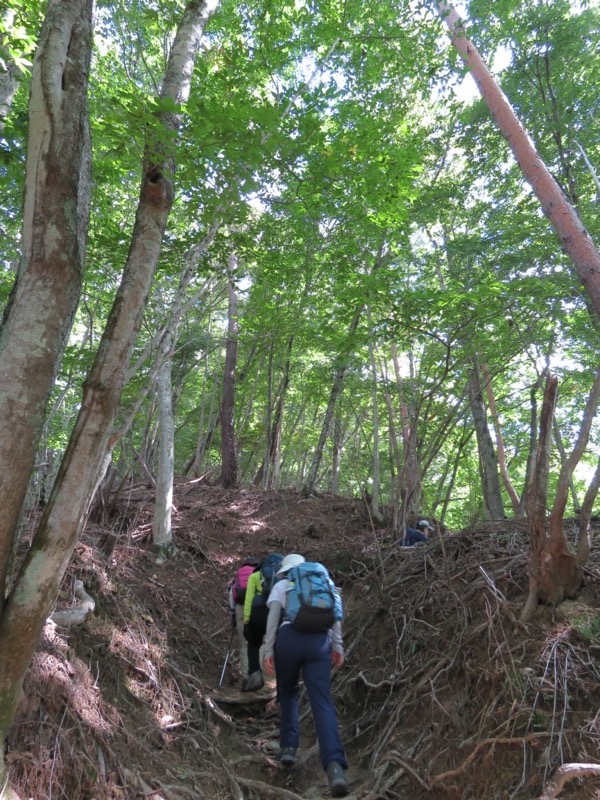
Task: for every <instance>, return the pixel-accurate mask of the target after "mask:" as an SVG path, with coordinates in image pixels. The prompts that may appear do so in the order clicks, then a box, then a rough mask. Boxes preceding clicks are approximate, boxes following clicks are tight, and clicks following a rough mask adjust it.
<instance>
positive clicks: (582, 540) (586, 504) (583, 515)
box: [577, 459, 600, 567]
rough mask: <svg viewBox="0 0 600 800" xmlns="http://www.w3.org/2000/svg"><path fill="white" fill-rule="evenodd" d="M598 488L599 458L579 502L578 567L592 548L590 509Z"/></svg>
mask: <svg viewBox="0 0 600 800" xmlns="http://www.w3.org/2000/svg"><path fill="white" fill-rule="evenodd" d="M599 489H600V459H599V460H598V464H597V465H596V471H595V472H594V475H593V477H592V480H591V481H590V485H589V486H588V488H587V491H586V493H585V497H584V498H583V503H582V504H581V510H580V512H579V541H578V543H577V564H578V565H579V566H580V567H583V566H584V565H585V564H586V562H587V560H588V556H589V554H590V550H591V549H592V529H591V525H590V522H591V519H592V511H593V509H594V503H595V502H596V497H597V496H598V490H599Z"/></svg>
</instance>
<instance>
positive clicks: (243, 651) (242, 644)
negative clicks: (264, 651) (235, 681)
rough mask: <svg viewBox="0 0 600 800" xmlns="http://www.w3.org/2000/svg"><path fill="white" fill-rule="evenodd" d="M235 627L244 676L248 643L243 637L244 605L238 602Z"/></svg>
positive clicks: (246, 666) (246, 671) (246, 672)
mask: <svg viewBox="0 0 600 800" xmlns="http://www.w3.org/2000/svg"><path fill="white" fill-rule="evenodd" d="M235 628H236V630H237V635H238V641H239V650H240V669H241V671H242V676H244V675H247V674H248V643H247V642H246V640H245V639H244V606H243V605H240V604H236V607H235Z"/></svg>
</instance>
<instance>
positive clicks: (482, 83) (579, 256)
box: [436, 1, 600, 316]
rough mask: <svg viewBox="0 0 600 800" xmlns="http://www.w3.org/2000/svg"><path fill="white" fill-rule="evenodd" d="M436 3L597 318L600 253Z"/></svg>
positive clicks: (460, 29)
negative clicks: (571, 264) (574, 270)
mask: <svg viewBox="0 0 600 800" xmlns="http://www.w3.org/2000/svg"><path fill="white" fill-rule="evenodd" d="M436 6H437V9H438V13H439V14H440V16H441V17H442V19H443V20H444V21H445V23H446V25H447V27H448V30H449V31H450V40H451V42H452V44H453V45H454V47H455V48H456V50H457V51H458V52H459V54H460V57H461V58H462V60H463V61H464V63H465V64H466V66H467V67H468V68H469V69H470V70H471V73H472V75H473V77H474V79H475V82H476V83H477V86H478V87H479V91H480V92H481V96H482V97H483V99H484V101H485V102H486V104H487V106H488V108H489V110H490V112H491V114H492V116H493V117H494V119H495V120H496V124H497V125H498V127H499V129H500V131H501V133H502V135H503V136H504V138H505V139H506V141H507V142H508V144H509V146H510V148H511V150H512V152H513V155H514V156H515V158H516V160H517V164H518V165H519V168H520V169H521V172H522V173H523V175H524V177H525V179H526V180H527V182H528V183H529V185H530V186H531V188H532V189H533V191H534V192H535V194H536V196H537V198H538V200H539V201H540V203H541V205H542V210H543V212H544V214H545V215H546V217H548V219H549V220H550V222H551V223H552V225H553V227H554V230H555V231H556V233H557V234H558V237H559V239H560V242H561V245H562V247H563V250H564V251H565V252H566V253H567V254H568V255H569V256H570V257H571V259H572V261H573V264H574V265H575V269H576V271H577V274H578V275H579V279H580V280H581V282H582V283H583V285H584V287H585V289H586V291H587V293H588V296H589V297H590V299H591V301H592V304H593V306H594V310H595V312H596V314H597V315H598V316H600V252H598V249H597V248H596V246H595V245H594V242H593V241H592V239H591V237H590V235H589V233H588V232H587V230H586V229H585V227H584V226H583V224H582V223H581V220H580V219H579V217H578V216H577V214H576V212H575V209H574V208H573V206H572V205H571V204H570V203H569V201H568V200H567V198H566V196H565V194H564V193H563V191H562V189H561V188H560V186H559V185H558V183H557V182H556V181H555V179H554V177H553V176H552V173H551V172H550V170H549V169H548V168H547V167H546V165H545V164H544V162H543V161H542V159H541V158H540V156H539V154H538V153H537V152H536V149H535V147H534V146H533V143H532V141H531V139H530V138H529V136H528V134H527V132H526V131H525V129H524V128H523V126H522V125H521V123H520V122H519V120H518V118H517V116H516V114H515V112H514V111H513V109H512V107H511V105H510V103H509V102H508V99H507V98H506V96H505V95H504V94H503V92H502V90H501V89H500V87H499V86H498V84H497V83H496V81H495V79H494V76H493V75H492V73H491V72H490V71H489V70H488V68H487V67H486V65H485V64H484V62H483V59H482V58H481V56H480V55H479V53H478V52H477V49H476V48H475V46H474V44H473V42H471V41H470V39H468V38H467V36H466V32H465V28H464V25H463V23H462V21H461V19H460V17H459V15H458V14H457V12H456V11H455V10H454V8H453V7H452V6H451V5H450V3H447V2H445V1H443V2H437V3H436Z"/></svg>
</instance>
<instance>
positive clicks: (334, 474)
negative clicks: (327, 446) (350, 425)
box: [329, 410, 344, 494]
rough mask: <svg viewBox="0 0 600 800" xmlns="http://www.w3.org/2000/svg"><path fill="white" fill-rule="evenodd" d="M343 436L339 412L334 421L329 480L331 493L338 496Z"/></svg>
mask: <svg viewBox="0 0 600 800" xmlns="http://www.w3.org/2000/svg"><path fill="white" fill-rule="evenodd" d="M343 435H344V433H343V428H342V419H341V416H340V413H339V410H338V411H337V412H336V414H335V418H334V420H333V437H332V442H331V476H330V478H329V491H330V492H331V494H338V493H339V491H340V467H341V464H342V443H343Z"/></svg>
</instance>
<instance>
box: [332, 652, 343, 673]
mask: <svg viewBox="0 0 600 800" xmlns="http://www.w3.org/2000/svg"><path fill="white" fill-rule="evenodd" d="M331 660H332V662H333V666H334V667H335V668H336V669H341V668H342V667H343V666H344V656H343V655H342V653H338V651H337V650H332V651H331Z"/></svg>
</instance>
